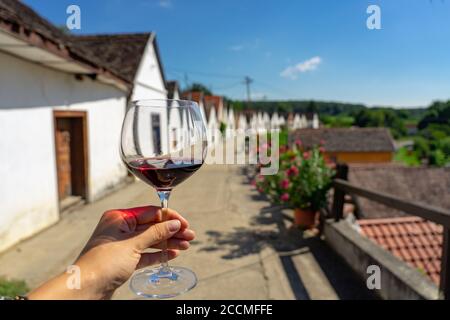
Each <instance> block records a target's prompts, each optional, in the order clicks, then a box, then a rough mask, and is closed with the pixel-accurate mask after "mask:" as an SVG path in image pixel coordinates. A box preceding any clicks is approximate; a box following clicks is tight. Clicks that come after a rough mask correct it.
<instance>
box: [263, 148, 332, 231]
mask: <svg viewBox="0 0 450 320" xmlns="http://www.w3.org/2000/svg"><path fill="white" fill-rule="evenodd" d="M324 151H325V150H324V149H323V147H314V148H312V149H311V150H308V151H306V150H303V148H302V147H301V143H300V142H299V141H298V142H297V143H296V146H295V147H294V148H293V149H289V150H287V151H285V152H283V153H281V155H280V170H279V172H278V174H276V175H271V176H258V178H257V180H256V187H257V188H258V190H259V191H260V192H264V193H265V194H267V195H268V196H269V197H270V198H271V199H272V201H274V202H276V203H281V204H285V205H287V206H289V207H290V208H292V209H294V224H295V225H296V226H299V227H302V228H311V227H313V226H314V225H315V220H316V216H317V212H318V211H319V209H321V208H322V207H324V206H325V205H326V196H327V193H328V190H329V189H330V187H331V182H332V179H333V176H334V174H335V172H334V169H333V168H332V167H331V166H330V165H329V164H328V163H327V162H326V160H325V159H324V155H323V153H324Z"/></svg>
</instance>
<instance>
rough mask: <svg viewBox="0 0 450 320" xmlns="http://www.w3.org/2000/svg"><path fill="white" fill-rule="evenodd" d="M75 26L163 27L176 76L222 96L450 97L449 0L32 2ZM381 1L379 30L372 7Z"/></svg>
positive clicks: (167, 61) (165, 53)
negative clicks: (77, 21) (70, 14)
mask: <svg viewBox="0 0 450 320" xmlns="http://www.w3.org/2000/svg"><path fill="white" fill-rule="evenodd" d="M25 3H27V4H28V5H30V6H31V7H32V8H34V9H35V10H37V11H38V12H39V13H40V14H41V15H43V16H44V17H46V18H47V19H49V20H50V21H52V22H53V23H56V24H60V25H63V24H64V25H65V21H66V18H67V14H66V8H67V6H68V5H70V4H77V5H79V6H80V8H81V30H80V31H77V33H115V32H144V31H156V33H157V39H158V44H159V46H160V51H161V56H162V60H163V61H162V62H163V65H164V68H165V72H166V76H167V78H168V79H177V80H179V81H180V82H181V84H182V85H184V84H185V80H186V77H185V75H187V81H188V83H189V82H193V81H198V82H202V83H204V84H206V85H207V86H209V87H211V88H212V90H213V91H214V92H216V93H218V94H224V95H227V96H229V97H232V98H245V86H244V84H243V78H244V76H246V75H248V76H250V77H251V78H253V79H254V82H253V83H252V86H251V91H252V96H253V98H254V99H261V98H263V97H265V98H266V99H269V100H270V99H317V100H334V101H346V102H362V103H366V104H368V105H392V106H398V107H402V106H403V107H410V106H424V105H428V104H429V103H430V102H431V101H433V100H436V99H449V98H450V0H371V1H366V0H346V1H335V0H314V1H313V0H290V1H288V0H278V1H275V0H264V1H262V0H245V1H243V0H226V1H225V0H215V1H212V0H147V1H144V0H96V1H88V0H70V1H67V0H58V1H54V0H25ZM371 4H376V5H378V6H379V7H380V8H381V27H382V28H381V30H369V29H368V28H367V27H366V20H367V18H368V16H369V14H367V13H366V9H367V7H368V6H369V5H371Z"/></svg>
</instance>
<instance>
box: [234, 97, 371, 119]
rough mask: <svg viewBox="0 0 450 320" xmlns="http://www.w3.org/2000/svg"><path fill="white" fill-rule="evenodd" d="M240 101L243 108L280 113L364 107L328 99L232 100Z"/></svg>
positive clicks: (332, 111)
mask: <svg viewBox="0 0 450 320" xmlns="http://www.w3.org/2000/svg"><path fill="white" fill-rule="evenodd" d="M236 102H240V103H242V105H243V106H244V109H253V110H257V111H267V112H269V113H272V112H275V111H277V112H278V113H281V114H286V113H289V112H297V113H306V112H317V113H319V114H320V115H321V116H322V115H350V114H351V113H353V112H357V111H359V110H361V109H364V108H366V107H365V106H364V105H362V104H351V103H342V102H328V101H303V100H283V101H252V102H251V103H246V102H242V101H237V100H235V101H232V104H233V105H234V104H235V103H236Z"/></svg>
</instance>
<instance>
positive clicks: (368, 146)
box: [290, 128, 394, 152]
mask: <svg viewBox="0 0 450 320" xmlns="http://www.w3.org/2000/svg"><path fill="white" fill-rule="evenodd" d="M297 139H300V140H301V141H302V143H303V145H304V146H305V147H306V148H311V147H313V146H314V145H319V144H320V142H321V141H323V142H324V147H325V149H326V150H327V151H329V152H394V142H393V139H392V137H391V134H390V133H389V131H388V130H387V129H386V128H319V129H298V130H296V131H295V132H294V133H292V134H291V135H290V143H293V142H294V141H295V140H297Z"/></svg>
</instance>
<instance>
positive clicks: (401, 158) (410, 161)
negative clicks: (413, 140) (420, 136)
mask: <svg viewBox="0 0 450 320" xmlns="http://www.w3.org/2000/svg"><path fill="white" fill-rule="evenodd" d="M394 160H395V161H397V162H401V163H404V164H406V165H408V166H419V165H420V159H419V158H418V157H417V155H416V154H415V153H414V152H411V151H409V150H408V149H406V148H405V147H403V148H400V149H399V150H398V151H397V152H396V153H395V156H394Z"/></svg>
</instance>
